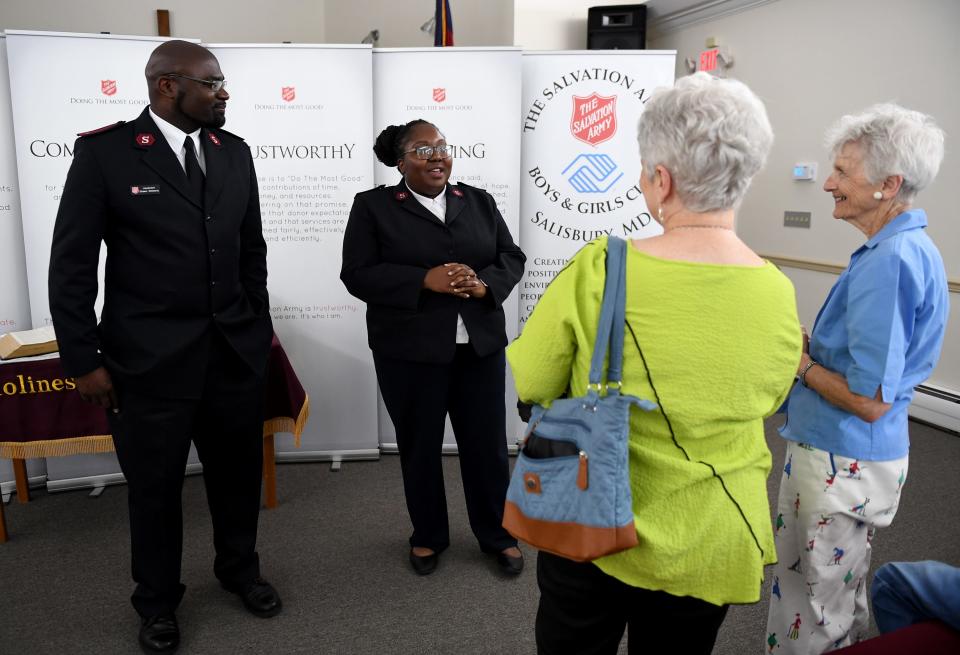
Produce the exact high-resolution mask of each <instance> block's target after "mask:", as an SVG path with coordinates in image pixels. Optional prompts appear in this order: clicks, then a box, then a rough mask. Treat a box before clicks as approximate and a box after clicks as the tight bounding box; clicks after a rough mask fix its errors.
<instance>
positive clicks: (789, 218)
mask: <svg viewBox="0 0 960 655" xmlns="http://www.w3.org/2000/svg"><path fill="white" fill-rule="evenodd" d="M783 226H784V227H805V228H807V229H809V228H810V212H791V211H785V212H783Z"/></svg>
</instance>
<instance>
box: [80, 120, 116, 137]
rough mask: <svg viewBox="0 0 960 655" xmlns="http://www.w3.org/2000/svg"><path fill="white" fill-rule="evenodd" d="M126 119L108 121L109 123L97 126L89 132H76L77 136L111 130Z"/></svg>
mask: <svg viewBox="0 0 960 655" xmlns="http://www.w3.org/2000/svg"><path fill="white" fill-rule="evenodd" d="M125 122H126V121H117V122H116V123H110V124H109V125H104V126H103V127H98V128H97V129H95V130H90V131H89V132H78V133H77V136H90V135H91V134H100V133H101V132H106V131H108V130H112V129H113V128H115V127H120V126H121V125H123V124H124V123H125Z"/></svg>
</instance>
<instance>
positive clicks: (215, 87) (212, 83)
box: [160, 73, 227, 93]
mask: <svg viewBox="0 0 960 655" xmlns="http://www.w3.org/2000/svg"><path fill="white" fill-rule="evenodd" d="M160 77H182V78H183V79H185V80H192V81H194V82H199V83H200V84H206V85H207V86H209V87H210V90H211V91H213V92H214V93H216V92H217V91H219V90H220V89H222V88H223V87H225V86H226V85H227V81H226V80H201V79H200V78H198V77H190V76H189V75H181V74H180V73H164V74H163V75H161V76H160Z"/></svg>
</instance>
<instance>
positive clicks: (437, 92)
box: [433, 89, 447, 102]
mask: <svg viewBox="0 0 960 655" xmlns="http://www.w3.org/2000/svg"><path fill="white" fill-rule="evenodd" d="M446 99H447V90H446V89H434V90H433V101H434V102H443V101H444V100H446Z"/></svg>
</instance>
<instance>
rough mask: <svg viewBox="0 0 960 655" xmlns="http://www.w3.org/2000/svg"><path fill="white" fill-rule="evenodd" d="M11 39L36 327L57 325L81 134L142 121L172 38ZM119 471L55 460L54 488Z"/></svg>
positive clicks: (103, 461) (108, 479) (81, 460)
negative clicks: (153, 68)
mask: <svg viewBox="0 0 960 655" xmlns="http://www.w3.org/2000/svg"><path fill="white" fill-rule="evenodd" d="M6 35H7V56H8V58H9V69H10V95H11V99H12V105H13V124H14V136H15V142H16V148H17V170H18V174H19V181H20V201H21V207H22V212H23V227H24V229H23V243H24V246H25V250H26V268H27V281H28V288H29V296H30V312H31V315H32V319H33V326H34V327H41V326H44V325H49V324H50V309H49V304H48V302H47V266H48V264H49V262H50V244H51V241H52V239H53V224H54V220H55V219H56V216H57V208H58V206H59V204H60V193H61V191H62V190H63V183H64V181H65V180H66V177H67V169H68V168H69V167H70V163H71V161H72V159H73V144H74V141H75V140H76V138H77V137H76V135H77V133H78V132H84V131H88V130H92V129H96V128H98V127H102V126H104V125H109V124H111V123H116V122H117V121H131V120H133V119H135V118H136V117H137V115H138V114H139V113H140V112H141V111H142V110H143V108H144V107H145V106H146V105H147V103H148V99H147V83H146V80H145V79H144V76H143V69H144V66H145V65H146V63H147V59H148V58H149V57H150V53H151V52H152V51H153V49H154V48H156V47H157V46H158V45H159V44H160V43H161V42H163V41H165V40H167V39H163V38H156V37H145V36H114V35H105V34H68V33H56V32H25V31H19V30H8V31H7V32H6ZM101 275H102V273H101ZM101 280H102V277H101ZM101 297H102V294H101ZM99 307H100V302H99V300H98V303H97V308H98V311H99ZM191 461H192V462H195V461H197V460H196V459H195V456H191ZM119 470H120V467H119V465H118V464H117V459H116V456H115V455H114V454H112V453H110V454H106V455H83V456H77V457H52V458H50V459H49V460H47V474H48V486H49V487H50V488H51V489H58V488H71V487H73V486H89V485H96V484H103V483H114V482H119V481H122V477H121V476H120V474H119ZM57 481H61V482H59V483H58V482H57ZM67 481H70V482H67ZM73 481H76V482H73ZM51 483H52V484H51Z"/></svg>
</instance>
